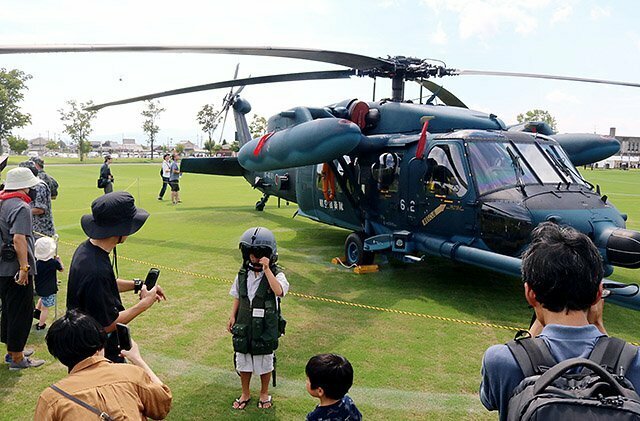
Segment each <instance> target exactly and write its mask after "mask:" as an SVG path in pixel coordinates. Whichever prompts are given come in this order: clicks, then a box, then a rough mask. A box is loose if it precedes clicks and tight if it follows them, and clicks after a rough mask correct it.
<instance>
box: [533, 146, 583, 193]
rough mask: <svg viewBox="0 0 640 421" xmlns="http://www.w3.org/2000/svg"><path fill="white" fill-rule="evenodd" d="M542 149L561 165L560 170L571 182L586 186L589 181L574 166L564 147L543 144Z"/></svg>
mask: <svg viewBox="0 0 640 421" xmlns="http://www.w3.org/2000/svg"><path fill="white" fill-rule="evenodd" d="M541 146H542V149H543V150H544V151H545V152H546V153H547V154H548V156H549V157H550V158H551V161H553V162H555V163H556V165H559V166H560V168H559V170H560V171H561V173H562V174H563V175H564V176H565V178H567V179H568V180H569V182H572V183H577V184H582V185H584V186H586V185H587V183H586V182H585V181H584V179H583V178H582V176H581V175H580V173H579V172H578V170H577V169H576V167H574V166H573V163H571V160H570V159H569V157H568V156H567V154H566V153H565V151H564V149H562V148H561V147H559V146H555V145H541Z"/></svg>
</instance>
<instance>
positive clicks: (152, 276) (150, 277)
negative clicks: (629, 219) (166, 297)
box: [144, 268, 160, 291]
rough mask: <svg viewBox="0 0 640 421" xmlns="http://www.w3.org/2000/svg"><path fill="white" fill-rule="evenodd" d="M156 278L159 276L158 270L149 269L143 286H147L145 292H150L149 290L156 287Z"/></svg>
mask: <svg viewBox="0 0 640 421" xmlns="http://www.w3.org/2000/svg"><path fill="white" fill-rule="evenodd" d="M158 276H160V269H157V268H151V269H149V273H147V277H146V278H145V280H144V284H145V285H146V286H147V291H149V290H151V288H153V287H154V286H156V282H157V281H158Z"/></svg>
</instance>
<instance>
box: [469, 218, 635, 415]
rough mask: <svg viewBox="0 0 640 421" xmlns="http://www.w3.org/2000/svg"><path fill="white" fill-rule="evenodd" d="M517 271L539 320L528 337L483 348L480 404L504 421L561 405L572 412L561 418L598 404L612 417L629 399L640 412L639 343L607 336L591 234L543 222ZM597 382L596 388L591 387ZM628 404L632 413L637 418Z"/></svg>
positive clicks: (593, 411) (599, 270) (600, 273)
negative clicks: (547, 384) (484, 350)
mask: <svg viewBox="0 0 640 421" xmlns="http://www.w3.org/2000/svg"><path fill="white" fill-rule="evenodd" d="M522 278H523V281H524V292H525V298H526V300H527V302H528V303H529V304H530V305H531V306H532V307H533V309H534V311H535V315H536V321H535V322H534V323H533V325H532V326H531V329H530V331H529V333H530V337H525V338H518V339H516V340H514V341H511V342H509V343H507V344H506V345H494V346H492V347H490V348H489V349H488V350H487V351H486V352H485V355H484V359H483V361H482V384H481V385H480V400H481V401H482V403H483V404H484V406H485V407H486V408H487V409H489V410H496V409H497V410H498V411H499V413H500V419H501V420H507V419H527V418H529V417H530V416H538V417H540V416H542V418H539V419H556V418H561V416H560V413H559V411H558V412H554V411H555V408H557V409H558V410H559V409H560V407H561V406H563V410H564V411H569V412H565V413H564V415H563V416H564V417H565V419H573V418H566V417H567V416H569V417H570V416H571V415H576V416H579V417H581V418H582V419H593V418H590V417H594V416H595V417H596V418H597V417H598V416H600V413H599V412H598V411H604V412H606V411H613V412H607V413H608V414H609V415H610V416H616V414H617V412H616V411H624V410H627V409H628V406H629V405H630V403H631V405H633V406H634V408H635V410H638V411H640V405H639V404H637V402H636V401H640V398H638V396H637V394H636V393H635V392H634V391H633V390H632V388H635V390H639V389H640V354H638V353H637V348H636V347H634V346H632V345H629V344H626V343H625V342H624V341H622V340H619V339H616V338H609V337H608V336H607V333H606V331H605V329H604V325H603V323H602V309H603V301H602V294H603V287H602V283H601V282H602V278H603V267H602V258H601V256H600V254H599V252H598V250H597V248H596V247H595V246H594V244H593V243H592V242H591V240H590V239H589V238H588V237H587V236H586V235H584V234H582V233H579V232H578V231H576V230H574V229H572V228H570V227H560V226H558V225H556V224H553V223H550V222H549V223H544V224H541V225H540V226H538V227H537V228H536V229H535V230H534V231H533V232H532V241H531V244H530V246H529V248H528V249H527V250H526V251H525V253H524V254H523V256H522ZM526 336H529V335H526ZM592 351H593V352H592ZM577 358H582V360H577ZM584 359H591V360H592V361H594V362H595V364H593V363H591V362H589V361H586V360H584ZM567 360H571V361H567ZM584 367H586V369H589V370H586V369H585V368H584ZM599 367H605V368H606V369H607V370H599ZM581 370H582V371H581ZM614 377H615V378H614ZM537 380H540V381H538V382H537V383H536V381H537ZM547 380H548V382H547ZM546 383H549V385H551V386H553V387H552V388H548V387H547V386H546V385H545V384H546ZM595 384H598V385H600V386H598V387H599V388H600V389H597V390H596V389H593V390H591V389H589V387H590V386H593V385H595ZM602 385H603V386H602ZM601 387H604V389H603V388H601ZM554 388H555V389H554ZM552 389H553V390H552ZM611 390H613V391H614V392H612V393H613V395H615V396H614V397H610V396H609V395H610V394H611ZM555 391H558V392H559V393H553V392H555ZM547 392H549V393H547ZM545 393H546V395H545V396H544V397H542V398H541V396H542V395H544V394H545ZM545 399H546V400H545ZM543 403H544V404H545V405H544V407H543V408H542V407H541V406H540V405H541V404H543ZM536 411H541V412H538V413H537V414H534V413H535V412H536ZM542 411H547V412H542ZM572 411H573V412H572ZM633 411H634V409H632V410H631V413H632V418H630V419H637V418H635V417H634V415H635V412H633ZM596 412H598V413H597V414H596ZM604 412H603V413H604ZM627 415H628V414H627ZM635 416H637V417H640V412H638V414H637V415H635ZM624 419H627V418H624Z"/></svg>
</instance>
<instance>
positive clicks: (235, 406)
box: [231, 397, 251, 410]
mask: <svg viewBox="0 0 640 421" xmlns="http://www.w3.org/2000/svg"><path fill="white" fill-rule="evenodd" d="M249 402H251V398H249V399H247V400H244V401H241V400H240V397H238V398H236V400H235V401H233V405H231V408H232V409H237V410H242V409H245V408H246V407H247V404H248V403H249Z"/></svg>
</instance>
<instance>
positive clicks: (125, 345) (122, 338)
mask: <svg viewBox="0 0 640 421" xmlns="http://www.w3.org/2000/svg"><path fill="white" fill-rule="evenodd" d="M116 332H117V335H118V344H119V345H120V349H124V350H125V351H128V350H130V349H131V335H130V334H129V326H127V325H125V324H122V323H116Z"/></svg>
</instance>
